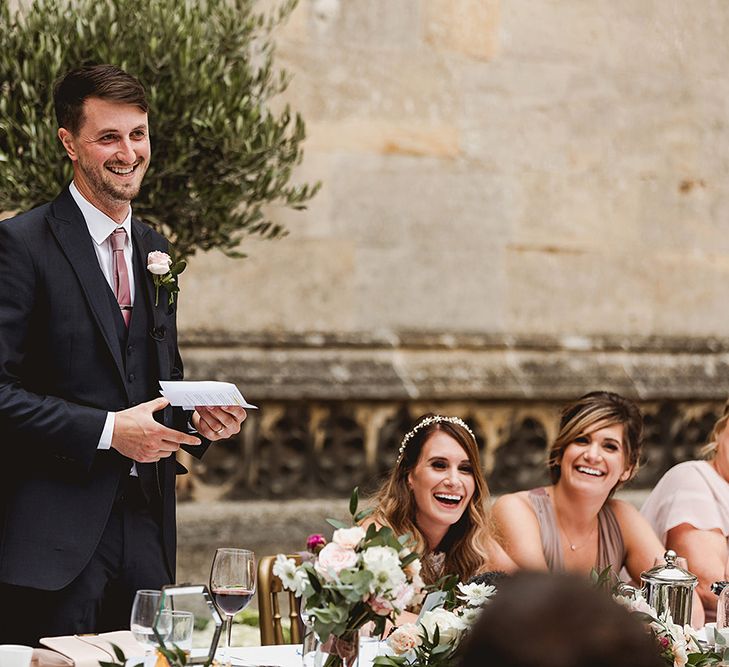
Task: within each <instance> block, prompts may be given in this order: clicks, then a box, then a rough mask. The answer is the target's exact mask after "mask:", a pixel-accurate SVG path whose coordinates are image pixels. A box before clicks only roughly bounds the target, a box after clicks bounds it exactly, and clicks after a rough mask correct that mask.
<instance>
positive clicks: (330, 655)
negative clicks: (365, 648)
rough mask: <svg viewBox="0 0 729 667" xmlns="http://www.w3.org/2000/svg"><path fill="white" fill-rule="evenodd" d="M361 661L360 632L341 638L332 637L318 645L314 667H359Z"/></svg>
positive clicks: (353, 632) (349, 633)
mask: <svg viewBox="0 0 729 667" xmlns="http://www.w3.org/2000/svg"><path fill="white" fill-rule="evenodd" d="M358 660H359V631H358V630H353V631H352V632H347V633H346V634H344V635H342V636H341V637H335V636H334V635H330V636H329V637H327V639H326V640H324V641H319V642H318V643H317V647H316V652H315V657H314V667H357V664H358Z"/></svg>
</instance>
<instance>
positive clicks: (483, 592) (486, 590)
mask: <svg viewBox="0 0 729 667" xmlns="http://www.w3.org/2000/svg"><path fill="white" fill-rule="evenodd" d="M495 592H496V588H495V587H494V586H487V585H486V584H458V599H459V600H463V601H464V602H465V603H466V604H467V605H468V606H469V607H481V606H483V605H484V604H486V603H487V602H488V601H489V600H490V599H491V598H492V597H493V595H494V593H495Z"/></svg>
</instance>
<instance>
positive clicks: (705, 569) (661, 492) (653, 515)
mask: <svg viewBox="0 0 729 667" xmlns="http://www.w3.org/2000/svg"><path fill="white" fill-rule="evenodd" d="M701 454H702V455H703V457H704V459H705V460H703V461H684V462H683V463H679V464H678V465H676V466H674V467H673V468H671V469H670V470H669V471H668V472H667V473H666V474H665V475H663V477H662V478H661V480H660V481H659V482H658V484H656V486H655V488H654V489H653V491H651V494H650V495H649V496H648V499H647V500H646V501H645V504H644V505H643V508H642V509H641V514H643V516H644V517H645V518H646V519H648V521H649V522H650V524H651V525H652V526H653V528H654V529H655V531H656V533H658V536H659V537H660V538H661V539H663V540H664V541H665V542H666V546H667V547H668V548H669V549H673V550H674V551H675V552H676V553H679V554H681V555H682V556H685V557H686V560H687V562H688V566H689V569H690V570H691V572H693V573H694V574H695V575H696V576H697V577H698V578H699V585H698V589H697V590H698V592H699V596H700V598H701V601H702V603H703V606H704V611H705V613H706V620H707V621H714V620H716V605H717V598H716V595H714V594H713V593H712V592H711V588H710V587H711V584H712V582H714V581H718V580H720V579H727V577H729V401H727V403H726V405H725V406H724V412H723V414H722V416H721V417H720V418H719V420H718V421H717V422H716V423H715V424H714V429H713V431H712V434H711V437H710V438H709V443H708V444H707V445H706V446H705V447H704V449H703V450H702V452H701Z"/></svg>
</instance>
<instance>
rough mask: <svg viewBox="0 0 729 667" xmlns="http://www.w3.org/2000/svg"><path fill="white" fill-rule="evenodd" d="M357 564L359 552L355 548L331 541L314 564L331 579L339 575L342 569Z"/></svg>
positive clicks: (317, 569)
mask: <svg viewBox="0 0 729 667" xmlns="http://www.w3.org/2000/svg"><path fill="white" fill-rule="evenodd" d="M356 564H357V554H356V553H355V551H354V549H345V548H344V547H342V546H340V545H338V544H335V543H334V542H330V543H329V544H327V545H326V546H325V547H324V548H323V549H322V550H321V551H320V552H319V557H318V558H317V560H316V563H315V564H314V568H315V569H316V571H317V572H318V573H319V574H320V575H321V576H322V577H324V578H325V579H327V580H331V579H333V578H334V577H336V576H338V575H339V573H340V572H341V571H342V570H346V569H347V568H348V567H354V566H355V565H356Z"/></svg>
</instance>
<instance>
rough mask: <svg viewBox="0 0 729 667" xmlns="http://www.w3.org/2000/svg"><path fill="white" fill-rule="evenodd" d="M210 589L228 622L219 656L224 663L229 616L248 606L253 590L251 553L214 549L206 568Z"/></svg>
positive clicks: (253, 579) (225, 662)
mask: <svg viewBox="0 0 729 667" xmlns="http://www.w3.org/2000/svg"><path fill="white" fill-rule="evenodd" d="M210 590H211V591H212V593H213V599H214V600H215V604H216V605H217V607H218V610H219V611H220V613H221V614H224V615H225V619H226V621H227V624H228V634H227V642H226V645H225V655H224V658H223V662H224V664H227V662H228V655H229V652H230V633H231V631H232V629H233V616H235V615H236V614H237V613H238V612H239V611H241V610H242V609H244V608H245V607H246V606H247V605H248V603H249V602H250V601H251V598H252V597H253V594H254V593H255V591H256V557H255V555H254V554H253V552H252V551H248V550H247V549H229V548H221V549H216V550H215V557H214V558H213V566H212V568H211V570H210Z"/></svg>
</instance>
